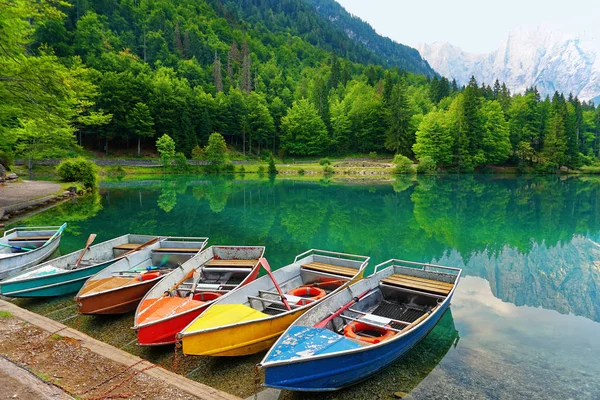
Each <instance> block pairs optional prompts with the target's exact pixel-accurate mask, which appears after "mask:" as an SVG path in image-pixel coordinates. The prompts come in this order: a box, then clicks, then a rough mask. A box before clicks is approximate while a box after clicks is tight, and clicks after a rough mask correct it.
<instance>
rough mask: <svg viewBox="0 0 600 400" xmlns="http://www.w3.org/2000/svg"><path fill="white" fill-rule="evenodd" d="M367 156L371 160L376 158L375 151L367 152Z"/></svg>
mask: <svg viewBox="0 0 600 400" xmlns="http://www.w3.org/2000/svg"><path fill="white" fill-rule="evenodd" d="M369 158H370V159H372V160H373V159H375V158H377V152H375V151H372V152H370V153H369Z"/></svg>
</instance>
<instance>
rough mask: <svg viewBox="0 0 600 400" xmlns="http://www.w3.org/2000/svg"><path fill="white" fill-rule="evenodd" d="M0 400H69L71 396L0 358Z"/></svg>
mask: <svg viewBox="0 0 600 400" xmlns="http://www.w3.org/2000/svg"><path fill="white" fill-rule="evenodd" d="M0 387H1V388H2V390H1V391H0V393H1V394H0V399H21V400H39V399H43V400H69V399H72V397H71V396H69V395H67V394H66V393H65V392H63V391H62V390H60V389H59V388H57V387H55V386H53V385H51V384H49V383H47V382H44V381H43V380H41V379H40V378H38V377H37V376H35V375H34V374H32V373H31V372H29V371H27V370H25V369H23V368H20V367H18V366H16V365H15V364H13V363H12V362H10V361H8V360H7V359H5V358H2V357H0Z"/></svg>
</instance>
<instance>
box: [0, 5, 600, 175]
mask: <svg viewBox="0 0 600 400" xmlns="http://www.w3.org/2000/svg"><path fill="white" fill-rule="evenodd" d="M303 1H305V0H285V1H278V2H275V1H271V0H248V1H244V2H233V1H230V2H226V3H222V2H219V1H217V0H99V1H92V0H70V1H69V2H64V1H58V0H57V1H49V2H48V1H46V2H36V1H34V0H16V1H13V2H9V3H3V5H2V7H3V8H4V9H5V10H3V12H2V13H0V28H1V29H0V35H1V37H0V40H2V43H3V44H4V43H5V44H6V45H5V46H3V48H2V50H1V51H0V67H1V68H0V139H1V140H0V151H1V152H2V153H3V157H4V158H5V159H7V158H10V157H11V156H14V155H16V156H26V157H31V158H36V157H37V158H39V157H49V156H61V155H62V154H65V152H67V151H68V150H69V149H75V150H76V149H77V146H76V143H75V139H74V138H75V137H76V138H77V141H78V143H79V144H80V145H83V146H84V147H87V148H90V149H95V150H104V151H106V152H107V153H108V154H110V153H111V151H112V150H113V149H117V148H118V149H129V151H130V152H131V154H135V152H136V148H137V145H138V144H140V143H141V147H142V149H150V150H152V149H154V143H155V141H156V139H157V138H158V137H160V136H162V135H163V134H168V135H170V136H171V137H172V138H173V139H174V140H175V142H176V147H177V151H178V152H183V153H184V154H185V155H187V156H191V155H192V153H194V154H196V155H198V154H201V152H199V151H195V152H193V150H194V149H195V148H196V146H205V145H206V143H207V140H208V137H209V135H210V134H211V133H213V132H219V133H221V134H222V135H223V136H224V137H225V139H226V141H227V143H228V145H229V146H230V147H232V148H236V149H237V150H239V151H241V152H243V153H245V154H246V155H257V154H259V153H260V152H262V151H264V150H265V149H269V150H270V151H272V152H274V153H276V154H280V155H282V156H283V155H285V156H320V155H347V154H355V153H369V152H378V153H388V154H393V153H401V154H404V155H406V156H409V157H413V158H417V159H418V158H422V157H431V158H432V159H433V160H434V161H435V163H436V164H437V165H438V166H442V167H453V168H456V169H459V170H472V169H474V168H477V167H480V166H484V165H486V164H496V163H503V162H512V163H517V164H519V165H522V166H525V165H529V164H537V165H541V166H544V167H545V168H546V167H547V168H549V169H552V168H556V167H558V166H561V165H569V166H579V165H582V164H584V163H592V162H594V161H595V155H597V154H598V152H599V150H600V149H599V147H600V146H599V140H598V138H599V137H600V135H599V130H600V114H599V113H598V112H597V111H596V109H595V108H594V107H593V105H590V104H585V103H583V104H582V103H581V102H579V101H578V100H577V99H576V98H570V97H569V98H566V99H565V97H564V96H562V95H560V94H557V95H556V96H554V98H553V99H552V100H550V99H545V100H544V99H541V98H540V96H539V95H538V93H537V92H536V91H535V89H532V90H530V91H528V93H527V94H525V95H517V96H511V95H510V93H509V92H508V90H507V89H506V87H505V86H503V85H501V84H500V83H498V82H497V83H496V85H495V86H494V88H491V87H490V86H488V85H481V84H478V83H477V82H475V81H472V82H471V83H470V84H469V85H468V86H467V87H466V88H459V87H457V86H456V84H452V83H450V82H449V81H448V80H447V79H445V78H442V79H439V78H438V77H434V78H428V77H427V76H425V75H416V74H412V73H409V72H406V71H403V70H401V69H399V68H391V69H385V68H384V67H383V66H382V65H379V64H377V63H378V60H377V57H376V56H373V54H374V53H372V52H370V51H368V49H367V48H366V47H361V46H357V45H356V43H355V42H353V41H351V40H349V38H348V37H347V35H345V34H343V32H342V31H341V30H340V29H339V28H337V27H336V26H334V25H332V24H327V23H326V22H325V21H326V20H325V19H323V18H322V17H320V16H319V15H317V13H316V12H315V11H314V10H311V9H310V8H308V5H307V4H306V3H304V2H303ZM49 4H52V5H55V6H56V8H53V7H50V6H49ZM340 54H343V57H342V56H340ZM59 139H60V140H59ZM5 162H6V161H5Z"/></svg>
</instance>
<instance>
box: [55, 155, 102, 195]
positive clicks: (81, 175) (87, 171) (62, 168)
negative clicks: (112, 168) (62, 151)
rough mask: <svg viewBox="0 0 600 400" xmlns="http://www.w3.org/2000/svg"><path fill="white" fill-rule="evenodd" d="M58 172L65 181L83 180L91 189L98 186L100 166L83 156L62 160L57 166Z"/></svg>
mask: <svg viewBox="0 0 600 400" xmlns="http://www.w3.org/2000/svg"><path fill="white" fill-rule="evenodd" d="M56 173H57V174H58V176H60V179H62V180H63V181H65V182H81V183H82V184H83V185H84V186H85V187H86V188H89V189H95V188H96V187H97V186H98V167H97V166H96V164H94V163H93V162H92V161H89V160H86V159H85V158H83V157H77V158H70V159H68V160H64V161H62V162H61V163H60V164H58V166H57V167H56Z"/></svg>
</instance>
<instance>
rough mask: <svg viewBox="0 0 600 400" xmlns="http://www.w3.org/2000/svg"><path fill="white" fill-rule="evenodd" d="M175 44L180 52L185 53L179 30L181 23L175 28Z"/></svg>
mask: <svg viewBox="0 0 600 400" xmlns="http://www.w3.org/2000/svg"><path fill="white" fill-rule="evenodd" d="M173 46H174V47H175V49H176V50H177V51H178V52H179V54H182V55H183V43H182V42H181V32H180V31H179V24H176V25H175V30H174V31H173Z"/></svg>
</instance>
